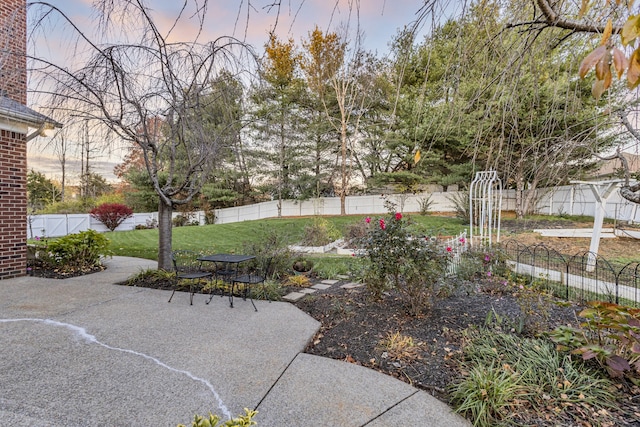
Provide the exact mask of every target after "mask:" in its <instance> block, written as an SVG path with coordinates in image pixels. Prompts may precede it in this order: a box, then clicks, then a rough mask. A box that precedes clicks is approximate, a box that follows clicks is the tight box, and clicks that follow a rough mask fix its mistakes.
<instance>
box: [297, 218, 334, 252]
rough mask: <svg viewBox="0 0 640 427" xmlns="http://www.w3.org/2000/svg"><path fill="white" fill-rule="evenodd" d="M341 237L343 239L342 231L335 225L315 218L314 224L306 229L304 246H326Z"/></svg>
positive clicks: (303, 240) (303, 239)
mask: <svg viewBox="0 0 640 427" xmlns="http://www.w3.org/2000/svg"><path fill="white" fill-rule="evenodd" d="M340 237H342V236H341V234H340V231H338V229H337V228H336V227H335V226H334V225H333V223H331V222H329V221H327V220H326V219H324V218H321V217H314V218H313V223H312V224H310V225H307V226H306V227H305V228H304V237H303V238H302V244H303V245H306V246H324V245H327V244H329V243H331V242H333V241H334V240H337V239H339V238H340Z"/></svg>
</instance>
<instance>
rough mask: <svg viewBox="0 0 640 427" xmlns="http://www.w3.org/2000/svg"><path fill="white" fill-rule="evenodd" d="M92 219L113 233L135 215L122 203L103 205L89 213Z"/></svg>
mask: <svg viewBox="0 0 640 427" xmlns="http://www.w3.org/2000/svg"><path fill="white" fill-rule="evenodd" d="M89 214H90V215H91V217H92V218H95V219H97V220H98V221H100V222H101V223H102V224H104V226H105V227H107V228H108V229H109V231H113V230H115V229H116V228H118V226H119V225H120V224H122V223H123V222H124V220H126V219H127V218H130V217H131V216H132V215H133V210H131V208H130V207H128V206H127V205H123V204H120V203H103V204H101V205H99V206H96V207H95V208H93V209H91V211H89Z"/></svg>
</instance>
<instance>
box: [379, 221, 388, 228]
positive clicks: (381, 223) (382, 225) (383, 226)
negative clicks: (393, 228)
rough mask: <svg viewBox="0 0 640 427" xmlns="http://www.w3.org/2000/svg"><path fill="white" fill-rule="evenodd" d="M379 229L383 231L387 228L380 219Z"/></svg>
mask: <svg viewBox="0 0 640 427" xmlns="http://www.w3.org/2000/svg"><path fill="white" fill-rule="evenodd" d="M380 228H381V229H383V230H384V229H385V228H387V224H385V223H384V218H380Z"/></svg>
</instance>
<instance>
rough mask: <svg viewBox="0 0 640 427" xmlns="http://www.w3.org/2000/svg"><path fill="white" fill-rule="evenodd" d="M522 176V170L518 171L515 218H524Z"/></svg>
mask: <svg viewBox="0 0 640 427" xmlns="http://www.w3.org/2000/svg"><path fill="white" fill-rule="evenodd" d="M523 195H524V176H523V175H522V172H518V173H517V175H516V218H518V219H522V218H524V209H523V202H524V200H523V199H524V197H523Z"/></svg>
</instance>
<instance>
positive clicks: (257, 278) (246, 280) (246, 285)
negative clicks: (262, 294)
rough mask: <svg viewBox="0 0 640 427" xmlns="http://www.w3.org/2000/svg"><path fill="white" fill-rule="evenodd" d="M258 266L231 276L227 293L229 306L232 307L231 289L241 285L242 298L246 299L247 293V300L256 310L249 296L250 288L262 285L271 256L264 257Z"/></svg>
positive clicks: (267, 272) (267, 271) (269, 265)
mask: <svg viewBox="0 0 640 427" xmlns="http://www.w3.org/2000/svg"><path fill="white" fill-rule="evenodd" d="M259 264H261V265H259V267H257V268H253V269H250V270H248V271H247V272H246V273H244V274H240V275H238V276H236V277H234V278H233V281H232V283H231V291H230V293H229V301H230V305H231V307H233V291H234V289H235V287H236V285H242V287H243V290H242V299H244V300H245V301H246V300H247V294H248V295H249V300H250V301H251V305H253V309H254V310H255V311H258V309H257V308H256V304H255V303H254V302H253V297H252V296H251V288H252V287H254V286H256V285H259V284H262V285H263V286H264V282H265V280H266V278H267V275H268V274H269V268H270V267H271V258H266V259H264V260H263V261H262V263H259Z"/></svg>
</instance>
